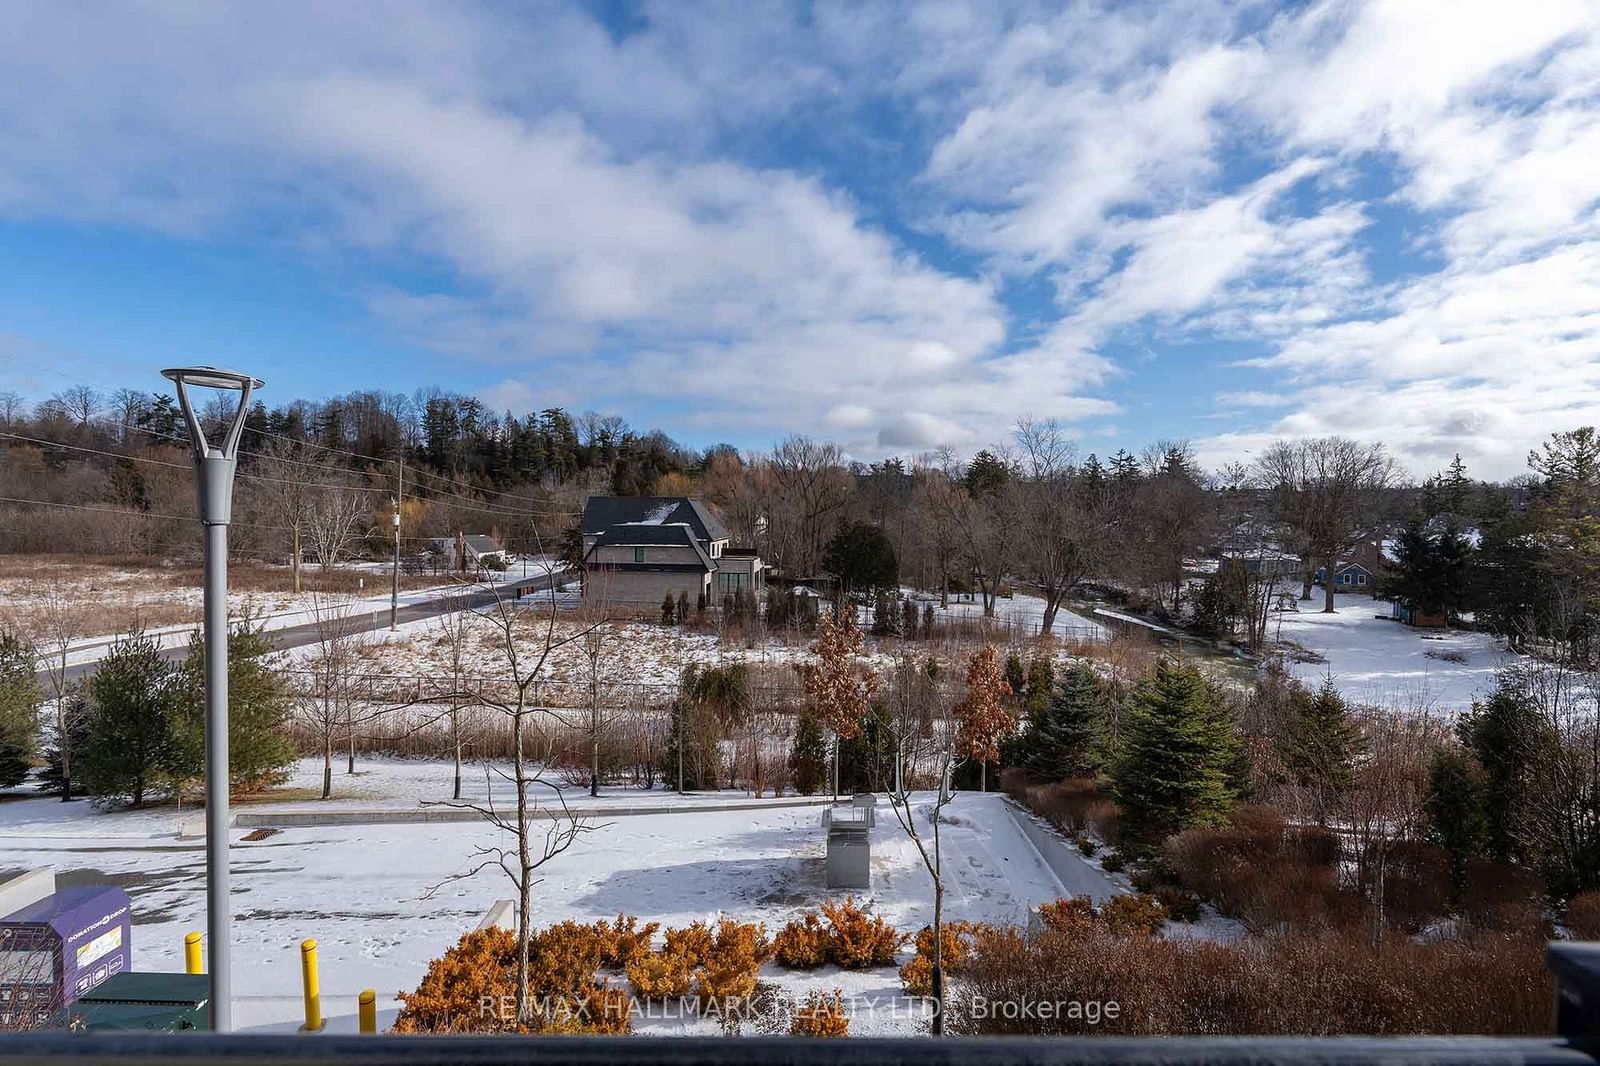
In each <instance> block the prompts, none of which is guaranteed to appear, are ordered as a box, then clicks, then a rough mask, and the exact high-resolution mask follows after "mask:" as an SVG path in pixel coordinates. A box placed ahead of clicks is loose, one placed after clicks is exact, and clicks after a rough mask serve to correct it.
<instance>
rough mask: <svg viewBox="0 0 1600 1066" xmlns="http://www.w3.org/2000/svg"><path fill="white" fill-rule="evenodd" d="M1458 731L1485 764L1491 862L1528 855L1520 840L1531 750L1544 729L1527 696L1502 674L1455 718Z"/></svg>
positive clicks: (1487, 845)
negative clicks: (1491, 688) (1484, 696)
mask: <svg viewBox="0 0 1600 1066" xmlns="http://www.w3.org/2000/svg"><path fill="white" fill-rule="evenodd" d="M1456 736H1457V737H1458V738H1460V740H1461V743H1462V744H1463V745H1465V746H1466V748H1467V750H1468V751H1470V752H1472V754H1473V756H1474V757H1475V758H1476V759H1477V761H1478V765H1479V766H1481V767H1482V768H1483V814H1484V845H1485V850H1486V851H1487V852H1488V855H1489V858H1491V859H1493V860H1494V861H1495V862H1501V863H1511V862H1520V861H1523V860H1524V859H1526V858H1527V856H1525V855H1524V854H1523V848H1522V847H1521V845H1520V843H1519V833H1520V829H1521V823H1522V821H1523V805H1524V804H1525V803H1526V802H1527V798H1528V796H1529V795H1530V794H1531V792H1532V788H1531V782H1530V781H1529V774H1530V769H1531V766H1532V762H1533V756H1534V753H1535V752H1536V751H1537V749H1538V747H1539V746H1540V744H1541V743H1542V742H1543V741H1544V739H1545V736H1546V730H1545V727H1544V725H1543V723H1542V722H1541V721H1540V719H1539V715H1538V713H1537V712H1536V711H1535V710H1534V708H1533V706H1532V704H1531V703H1530V702H1529V700H1528V698H1527V696H1526V695H1525V694H1524V693H1523V692H1522V691H1521V690H1520V689H1519V688H1518V687H1517V686H1516V685H1515V683H1514V682H1513V681H1511V680H1510V679H1502V681H1501V683H1500V685H1499V687H1497V688H1496V689H1495V691H1494V694H1493V695H1491V696H1490V697H1489V698H1488V699H1487V700H1485V701H1483V702H1481V703H1479V702H1474V703H1473V705H1472V710H1470V711H1468V712H1467V713H1466V714H1464V715H1462V716H1461V718H1460V720H1458V721H1457V723H1456Z"/></svg>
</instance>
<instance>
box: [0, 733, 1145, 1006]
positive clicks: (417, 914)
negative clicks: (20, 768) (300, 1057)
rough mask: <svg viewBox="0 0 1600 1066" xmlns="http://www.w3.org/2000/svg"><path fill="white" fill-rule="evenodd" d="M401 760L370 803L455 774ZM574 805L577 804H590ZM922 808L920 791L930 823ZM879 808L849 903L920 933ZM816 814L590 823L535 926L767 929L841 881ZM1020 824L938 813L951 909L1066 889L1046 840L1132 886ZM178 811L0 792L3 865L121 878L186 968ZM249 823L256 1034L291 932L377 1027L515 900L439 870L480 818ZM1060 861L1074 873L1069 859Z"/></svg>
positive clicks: (237, 912) (461, 864)
mask: <svg viewBox="0 0 1600 1066" xmlns="http://www.w3.org/2000/svg"><path fill="white" fill-rule="evenodd" d="M400 765H401V764H394V763H391V764H379V765H378V766H377V767H376V772H375V773H374V774H373V775H372V777H373V780H372V781H371V783H370V789H369V790H370V791H372V792H374V793H378V794H380V795H374V796H372V797H370V798H371V799H374V800H378V799H380V798H382V799H387V800H394V799H395V798H396V797H397V796H399V795H401V794H403V793H405V792H415V793H420V794H427V793H432V792H436V791H439V790H443V789H447V787H448V782H449V767H448V766H440V765H438V764H434V765H433V767H432V769H431V770H423V769H419V767H422V766H425V765H427V764H413V765H412V766H411V767H410V768H409V769H407V770H398V769H397V767H399V766H400ZM443 794H447V792H446V793H443ZM667 795H668V794H667V793H664V792H662V791H660V790H656V791H652V792H642V791H638V790H627V789H618V790H614V793H613V794H612V798H613V799H615V798H616V797H619V796H620V797H621V798H623V799H626V800H631V801H633V802H635V803H638V802H645V801H647V800H648V801H649V802H659V801H662V800H663V799H665V797H666V796H667ZM416 798H417V797H416V796H415V795H413V797H412V802H413V803H414V802H415V799H416ZM699 798H700V799H702V800H704V799H711V798H715V799H716V800H718V801H722V802H726V801H729V800H734V801H737V799H738V798H739V797H738V794H733V793H724V794H719V795H716V796H715V797H711V796H702V797H699ZM695 799H696V797H684V798H682V800H680V801H679V802H682V803H684V804H685V805H689V804H692V802H693V801H694V800H695ZM572 802H573V803H574V804H577V803H584V804H587V802H588V798H587V796H586V795H580V796H575V797H573V800H572ZM927 802H928V800H927V798H923V799H922V800H921V802H920V804H918V806H919V807H920V809H921V810H922V811H923V812H924V813H923V815H922V817H923V818H926V813H925V812H926V805H927ZM878 813H879V821H878V825H877V828H876V829H875V830H874V831H873V833H872V849H873V855H872V868H873V887H872V889H871V890H870V891H867V892H864V893H857V896H858V898H859V899H860V900H861V901H862V902H863V904H864V905H866V906H868V907H869V908H870V909H871V910H872V911H874V912H876V913H880V914H883V915H884V916H885V917H887V918H888V919H889V920H890V921H892V922H893V923H894V924H895V925H896V926H897V927H898V928H900V929H902V930H905V931H908V932H914V931H915V930H916V929H918V928H920V927H921V926H922V925H924V924H926V923H927V921H928V920H929V917H930V914H931V907H932V895H931V889H930V887H929V883H928V878H927V875H926V873H925V871H924V870H923V869H922V866H921V863H920V860H919V859H918V857H917V855H916V852H915V849H914V848H913V846H912V845H911V843H910V842H909V841H908V840H907V839H906V838H905V835H904V833H903V831H902V830H901V829H900V827H899V825H898V824H897V823H896V821H895V819H894V816H893V813H892V812H891V811H890V810H889V808H888V807H887V806H882V805H880V807H879V812H878ZM820 814H821V812H820V810H819V809H818V808H815V807H809V808H772V807H770V806H769V807H762V806H760V805H756V804H752V805H751V807H750V809H740V810H737V811H732V812H727V811H718V812H694V811H689V810H685V811H683V812H681V813H674V814H657V815H634V816H614V817H611V818H606V817H604V816H599V817H596V818H595V819H594V824H596V825H597V826H598V828H597V829H596V830H595V831H593V832H591V833H588V834H586V835H584V836H582V837H581V838H580V839H579V840H578V842H577V843H576V844H574V846H573V847H572V848H571V850H569V851H568V852H567V853H565V854H563V855H562V856H560V857H559V858H557V859H556V860H554V861H553V862H552V863H551V864H550V865H548V866H546V867H545V868H544V869H543V870H542V871H541V873H542V875H543V879H542V881H541V882H540V884H539V885H538V886H537V888H536V889H535V893H534V894H535V907H536V911H535V915H534V917H535V920H536V922H537V923H539V924H541V925H542V924H547V923H550V922H554V921H559V920H562V919H565V918H574V919H579V920H584V921H592V920H595V919H599V918H606V917H614V916H615V915H616V914H618V913H619V912H626V913H630V914H638V915H639V916H640V917H641V918H642V919H644V920H652V921H661V922H662V923H663V924H664V925H683V924H687V923H688V922H691V921H694V920H696V919H713V918H715V917H717V916H718V915H719V914H727V915H729V916H733V917H738V918H741V919H747V920H748V919H755V920H760V921H764V922H766V923H767V926H768V928H769V929H770V930H772V931H776V929H777V928H778V927H779V926H781V925H782V924H783V923H784V922H786V921H788V920H789V919H790V918H792V917H794V916H795V915H796V914H797V913H798V912H799V911H800V910H801V909H803V908H806V907H811V906H814V905H816V904H817V903H818V902H820V901H822V900H824V899H827V898H829V897H830V896H832V895H840V894H842V893H830V892H829V891H828V890H827V889H826V888H825V887H824V882H823V874H824V835H823V832H822V830H821V828H820ZM1025 819H1026V816H1024V815H1019V814H1018V813H1017V812H1016V811H1015V810H1014V808H1012V807H1011V806H1010V805H1009V804H1008V802H1007V801H1006V800H1005V799H1004V798H1003V797H1002V796H1000V795H998V794H995V793H989V794H982V795H980V794H976V793H962V794H960V795H959V796H958V797H957V799H956V801H955V802H954V803H953V804H952V806H951V807H950V808H947V823H946V825H945V827H944V831H943V834H942V835H943V840H944V849H945V861H946V864H947V865H946V870H947V885H948V890H947V895H946V901H947V902H946V914H947V915H948V916H949V917H951V918H966V919H974V920H983V921H996V922H1026V921H1027V919H1028V915H1029V912H1030V911H1031V910H1032V909H1034V908H1036V907H1037V906H1038V905H1039V904H1041V903H1045V902H1048V901H1049V900H1052V899H1055V898H1057V897H1059V896H1061V895H1063V894H1066V892H1067V891H1068V887H1067V886H1064V884H1063V878H1062V877H1061V876H1058V875H1057V874H1056V873H1054V872H1052V869H1051V865H1050V863H1047V862H1046V861H1045V859H1044V857H1043V854H1042V852H1041V844H1042V845H1043V846H1044V848H1046V849H1054V854H1053V856H1052V861H1053V862H1054V863H1055V865H1056V866H1058V867H1061V868H1063V869H1065V870H1066V873H1067V875H1068V879H1070V880H1072V881H1073V882H1074V884H1073V885H1072V886H1070V887H1071V889H1072V890H1073V891H1079V892H1083V891H1095V892H1096V894H1098V895H1102V896H1103V895H1106V894H1109V893H1112V892H1117V891H1123V890H1124V886H1123V885H1122V884H1121V883H1118V880H1117V879H1113V878H1110V877H1109V876H1108V875H1105V874H1103V873H1101V872H1100V871H1099V869H1098V868H1097V867H1096V866H1094V865H1092V864H1090V863H1088V862H1087V861H1085V860H1081V859H1079V858H1077V853H1076V852H1075V851H1073V850H1072V849H1070V848H1068V847H1066V845H1065V843H1064V842H1061V841H1060V839H1059V838H1058V837H1040V836H1039V835H1038V833H1037V824H1036V823H1035V831H1034V832H1032V833H1030V832H1029V831H1028V830H1027V828H1026V826H1025V824H1024V821H1025ZM178 820H179V816H178V815H176V814H175V813H174V812H172V811H171V810H164V811H146V812H128V813H121V814H100V813H95V812H94V811H93V810H92V809H91V808H89V807H88V806H87V805H85V804H80V803H74V804H71V805H67V806H63V805H62V804H61V803H59V802H58V801H56V800H54V799H33V798H9V799H6V800H4V801H0V874H5V875H9V874H11V873H15V872H18V871H20V870H22V869H24V868H29V867H35V866H42V865H53V866H54V867H55V868H56V871H57V876H58V879H59V880H60V881H61V882H62V883H67V884H72V883H100V882H111V883H116V884H120V885H122V886H123V887H124V888H126V889H127V890H128V892H129V893H130V894H131V895H132V897H133V901H134V920H135V928H134V950H135V957H134V964H135V966H137V967H138V968H139V969H141V970H176V969H180V968H181V966H182V961H181V956H182V943H183V935H184V934H185V933H186V932H188V931H190V930H192V929H203V928H204V923H205V918H204V852H203V849H202V846H201V842H200V841H199V840H192V839H180V838H178V837H177V835H176V832H175V831H176V828H177V824H178ZM243 836H244V831H243V830H237V831H235V833H234V835H233V842H234V852H233V886H234V887H233V891H234V945H235V946H234V968H235V979H234V980H235V987H236V990H237V994H238V996H239V997H240V1001H239V1003H238V1006H237V1007H236V1016H237V1018H238V1020H239V1024H240V1025H241V1026H242V1027H245V1028H250V1029H255V1030H258V1031H264V1030H274V1029H276V1030H281V1031H292V1030H293V1029H294V1028H295V1027H296V1026H297V1025H298V1023H299V1019H300V1009H301V1004H300V986H299V952H298V948H297V945H298V944H299V942H300V941H301V940H302V939H304V938H306V937H316V938H317V941H318V944H319V945H320V955H321V960H322V974H321V976H322V988H323V1009H324V1012H325V1014H327V1015H328V1017H329V1019H330V1021H329V1026H330V1028H331V1029H335V1030H341V1029H342V1030H353V1029H354V1026H355V1010H356V1002H355V997H356V995H357V993H358V992H359V991H360V990H361V989H362V988H364V987H368V986H370V987H373V988H376V989H378V992H379V1004H380V1008H381V1011H380V1016H379V1017H380V1024H383V1025H388V1024H390V1023H391V1022H392V1021H393V1018H394V1014H395V1012H396V1011H397V1010H398V1003H397V1002H396V1001H395V999H394V993H396V992H398V991H400V990H402V989H411V988H414V987H415V986H416V984H417V982H418V980H419V979H420V978H421V976H422V974H423V972H424V970H425V968H426V965H427V963H428V960H429V959H431V958H433V957H435V956H437V955H439V954H440V953H441V952H442V951H443V950H445V948H447V947H448V946H449V945H450V944H452V943H454V942H455V940H456V939H457V938H458V937H459V936H460V935H461V933H462V932H463V931H465V930H467V929H470V928H473V927H474V926H476V925H477V923H478V922H479V920H480V919H481V918H482V917H483V915H484V913H485V912H486V911H487V910H488V909H489V907H490V906H491V905H492V904H493V903H494V902H495V901H496V900H498V899H503V898H507V897H510V896H511V895H513V894H514V892H513V886H512V883H511V882H510V881H509V880H508V879H507V878H506V877H504V875H502V874H500V873H499V872H498V871H495V872H485V873H480V874H478V875H477V876H475V877H472V878H470V879H466V880H451V878H452V875H458V874H460V873H462V872H463V871H465V870H466V869H467V868H468V867H469V865H470V863H471V861H472V856H473V852H474V848H476V847H479V846H488V845H491V844H493V843H496V842H497V839H496V834H495V833H494V831H493V830H491V829H488V828H486V827H479V826H476V825H473V824H461V823H452V824H444V825H440V824H433V825H429V824H416V825H357V826H340V827H337V828H331V827H315V828H290V829H284V830H283V831H281V832H278V833H275V834H273V835H271V836H269V837H267V838H266V839H263V840H259V841H252V842H247V841H245V840H243V839H242V838H243ZM1072 862H1078V863H1081V866H1080V867H1079V868H1068V867H1064V866H1063V865H1062V864H1064V863H1072ZM904 957H909V955H906V956H904ZM763 979H764V980H769V981H772V982H773V983H775V984H777V985H778V986H780V987H781V988H783V989H784V990H785V991H789V992H797V993H801V994H803V993H804V992H805V991H807V990H809V989H812V988H827V989H831V988H834V987H840V988H843V989H844V991H845V993H846V994H847V996H853V997H859V999H858V1000H857V1006H858V1008H859V1007H860V1006H861V1004H862V1003H863V1002H865V1003H870V1004H876V1006H870V1007H868V1008H867V1009H866V1011H865V1013H858V1014H857V1015H856V1018H855V1021H854V1022H853V1024H852V1032H860V1033H873V1032H878V1033H893V1032H900V1033H908V1032H914V1031H916V1030H917V1026H918V1022H917V1020H916V1018H915V1017H913V1016H912V1015H911V1014H910V1013H909V1012H908V1011H906V1009H905V1003H904V1001H900V1000H897V999H896V997H898V995H899V993H900V987H899V980H898V977H897V976H896V974H895V973H894V972H893V971H892V970H888V969H884V970H877V971H870V972H866V973H844V972H840V971H837V970H832V969H828V970H822V971H816V972H812V973H806V974H801V973H791V972H788V971H785V970H782V969H780V968H778V967H776V966H773V965H770V964H769V966H768V967H767V969H766V972H765V973H764V975H763ZM655 1024H661V1025H668V1026H669V1027H670V1028H672V1029H674V1030H676V1031H690V1030H693V1029H695V1028H702V1029H704V1030H706V1031H714V1029H715V1026H714V1023H712V1022H709V1021H702V1022H696V1023H693V1024H689V1023H685V1022H683V1021H673V1022H670V1023H667V1022H652V1023H647V1024H646V1025H645V1026H641V1027H642V1028H643V1027H648V1026H649V1025H655Z"/></svg>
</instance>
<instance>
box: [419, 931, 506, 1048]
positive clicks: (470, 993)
mask: <svg viewBox="0 0 1600 1066" xmlns="http://www.w3.org/2000/svg"><path fill="white" fill-rule="evenodd" d="M516 967H517V938H516V937H515V936H514V935H513V934H512V933H511V932H510V930H507V929H501V928H500V927H498V926H495V927H492V928H489V929H475V930H473V931H472V932H470V933H467V934H466V935H465V936H463V937H462V938H461V940H460V941H459V942H458V943H457V944H456V945H455V946H454V947H452V948H450V949H449V950H447V951H446V952H445V953H444V954H443V955H441V956H440V957H439V958H437V959H434V960H433V961H432V962H430V963H428V972H427V973H425V974H424V975H423V977H422V983H421V984H419V985H418V986H417V990H416V991H415V992H401V993H400V1002H401V1003H403V1004H404V1006H403V1007H402V1008H401V1010H400V1016H399V1017H398V1018H396V1019H395V1023H394V1031H395V1032H397V1033H460V1032H473V1031H477V1030H483V1029H494V1028H499V1027H500V1025H499V1020H498V1019H497V1018H483V1017H480V1014H481V1013H482V1012H481V1010H480V1008H479V1005H480V1004H481V1003H483V1002H484V1001H485V998H486V997H487V999H488V1000H489V1001H491V1002H494V1003H500V1002H509V1001H507V1000H502V998H501V997H503V996H511V995H513V994H514V993H515V991H516V986H515V982H514V978H515V974H516Z"/></svg>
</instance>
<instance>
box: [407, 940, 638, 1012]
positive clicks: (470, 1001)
mask: <svg viewBox="0 0 1600 1066" xmlns="http://www.w3.org/2000/svg"><path fill="white" fill-rule="evenodd" d="M574 930H587V931H588V932H589V933H590V934H591V936H590V937H587V938H586V937H584V936H583V935H582V933H581V932H575V931H574ZM593 933H594V928H593V927H592V926H582V925H577V924H576V923H572V922H565V923H562V924H561V925H560V926H552V927H551V928H550V929H548V930H545V931H544V932H543V933H538V934H535V937H534V942H533V943H531V944H530V945H529V949H530V950H529V967H530V969H529V995H530V1001H531V1009H532V1017H531V1018H530V1019H529V1020H527V1021H526V1022H521V1023H519V1022H517V1020H516V1019H515V1018H514V1017H511V1016H509V1015H508V1014H503V1013H502V1012H501V1011H499V1010H498V1009H496V1010H491V1011H487V1012H485V1011H484V1010H483V1008H482V1004H483V1003H485V1002H490V1003H494V1004H496V1005H499V1004H503V1003H510V1002H513V997H514V996H515V994H516V972H517V938H516V936H515V934H513V933H512V932H511V931H510V930H507V929H501V928H498V927H494V928H490V929H477V930H473V931H472V932H469V933H467V934H465V935H464V936H462V938H461V940H460V941H459V942H458V943H457V944H456V945H455V946H454V947H452V948H450V949H449V950H448V951H446V952H445V953H444V955H442V956H440V957H439V958H437V959H434V960H433V961H432V962H431V963H429V964H428V972H427V973H426V974H424V975H423V978H422V983H421V984H420V985H418V986H417V990H416V991H415V992H411V993H406V992H402V993H401V994H400V1000H401V1002H402V1003H403V1004H404V1007H403V1008H402V1009H401V1011H400V1016H399V1017H398V1018H397V1019H396V1020H395V1025H394V1030H395V1032H397V1033H458V1032H483V1031H502V1030H503V1031H512V1032H524V1033H625V1032H627V1031H628V1030H629V1028H630V1027H631V1024H632V1022H631V1017H630V1013H629V1005H628V998H627V995H626V993H625V992H624V991H623V990H622V989H621V988H619V987H615V986H613V985H611V984H610V982H608V981H596V980H595V979H594V968H593V966H590V968H589V970H588V972H587V973H586V974H584V973H583V972H582V966H583V965H584V963H585V961H586V960H588V959H591V958H593V957H595V956H594V955H592V954H591V953H590V948H591V947H592V946H593V945H594V944H595V940H594V938H593V936H592V934H593ZM575 975H581V976H575Z"/></svg>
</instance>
